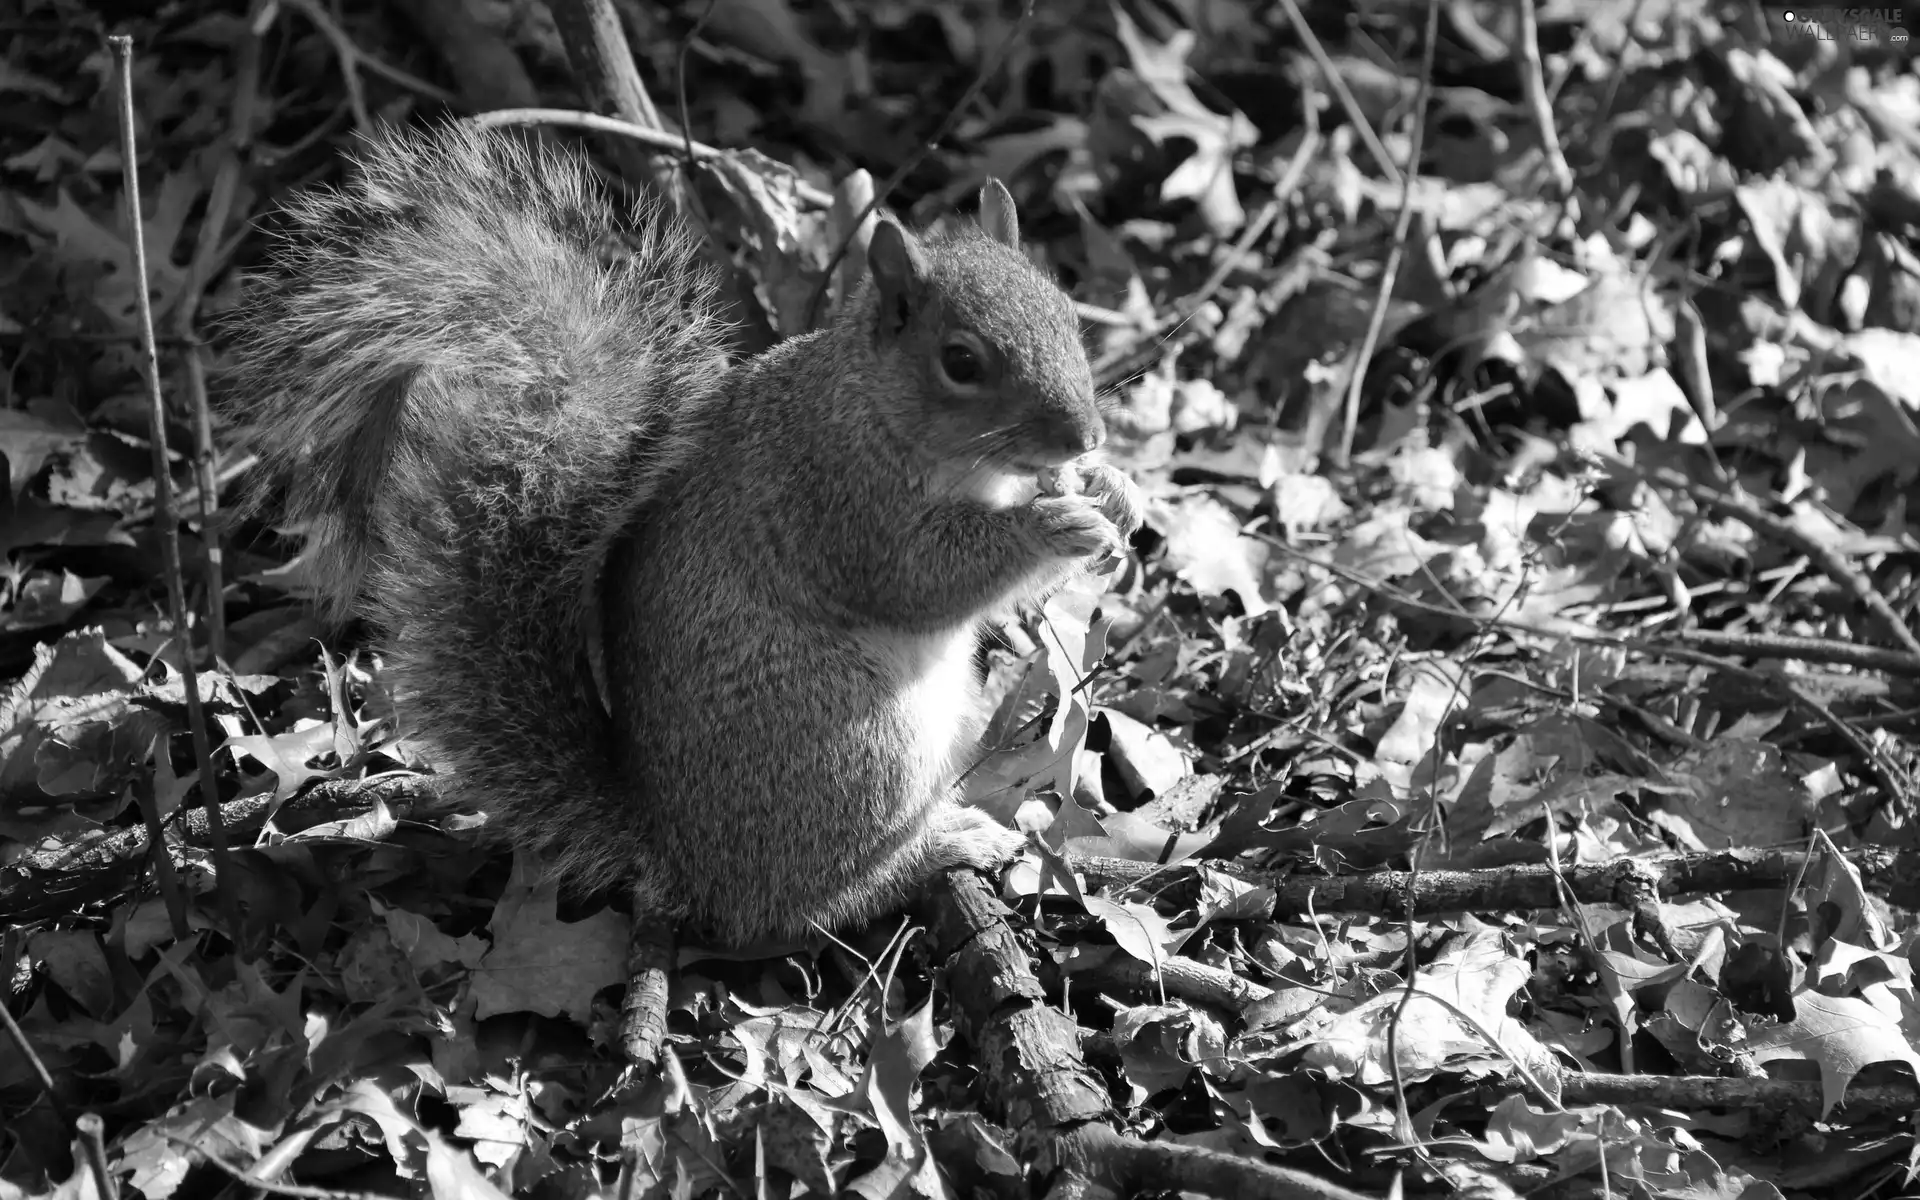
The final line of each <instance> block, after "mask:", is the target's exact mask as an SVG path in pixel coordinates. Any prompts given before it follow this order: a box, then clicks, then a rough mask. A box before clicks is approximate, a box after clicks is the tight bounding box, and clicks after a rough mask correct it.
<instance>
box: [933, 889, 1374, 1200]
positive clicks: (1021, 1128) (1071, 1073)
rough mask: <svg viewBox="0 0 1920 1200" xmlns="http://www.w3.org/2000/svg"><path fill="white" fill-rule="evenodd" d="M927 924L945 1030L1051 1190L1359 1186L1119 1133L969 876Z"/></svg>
mask: <svg viewBox="0 0 1920 1200" xmlns="http://www.w3.org/2000/svg"><path fill="white" fill-rule="evenodd" d="M930 901H931V909H932V911H931V914H930V921H929V929H930V932H931V933H932V935H933V943H934V946H935V949H936V950H937V952H939V953H940V954H941V955H942V956H943V957H945V958H946V961H947V964H948V969H947V978H948V981H949V994H950V996H951V998H952V1004H953V1012H954V1027H955V1030H956V1032H957V1033H958V1034H959V1036H961V1037H963V1038H965V1039H966V1040H967V1042H968V1044H969V1045H970V1046H971V1048H972V1050H973V1059H974V1061H976V1062H978V1063H980V1064H981V1066H982V1075H983V1082H984V1083H985V1092H986V1100H987V1103H988V1105H989V1106H990V1108H991V1109H992V1110H993V1111H994V1112H995V1114H996V1115H997V1116H998V1117H999V1118H1000V1119H1001V1120H1003V1121H1006V1122H1008V1123H1009V1124H1012V1125H1014V1126H1016V1127H1017V1128H1016V1133H1017V1134H1018V1136H1019V1138H1020V1141H1021V1145H1022V1147H1023V1150H1024V1151H1025V1153H1024V1154H1023V1157H1029V1156H1030V1157H1029V1161H1031V1162H1032V1163H1033V1165H1034V1167H1035V1168H1036V1169H1037V1170H1038V1171H1039V1172H1040V1173H1041V1175H1042V1180H1041V1182H1042V1184H1043V1187H1046V1186H1052V1187H1057V1188H1058V1189H1059V1190H1058V1191H1057V1192H1056V1193H1055V1194H1059V1195H1075V1194H1089V1193H1091V1194H1099V1193H1100V1192H1101V1191H1102V1190H1107V1191H1110V1192H1111V1193H1114V1194H1118V1195H1135V1194H1139V1193H1142V1192H1160V1191H1182V1192H1195V1193H1199V1194H1201V1195H1206V1196H1219V1197H1242V1196H1245V1197H1276V1198H1287V1200H1360V1193H1358V1192H1354V1191H1350V1190H1348V1189H1346V1188H1343V1187H1340V1186H1338V1185H1336V1184H1332V1183H1328V1182H1326V1181H1325V1180H1322V1179H1318V1178H1316V1177H1314V1176H1312V1175H1308V1174H1306V1173H1304V1172H1301V1171H1295V1170H1291V1169H1289V1168H1286V1167H1278V1166H1273V1165H1270V1164H1268V1163H1265V1162H1261V1161H1258V1160H1255V1159H1251V1158H1246V1157H1243V1156H1239V1155H1232V1154H1224V1153H1219V1152H1216V1151H1208V1150H1200V1149H1198V1148H1197V1147H1192V1146H1181V1145H1174V1144H1171V1143H1167V1142H1144V1141H1141V1140H1139V1139H1137V1138H1133V1137H1127V1136H1123V1135H1121V1134H1120V1133H1117V1132H1115V1131H1114V1129H1113V1128H1112V1127H1111V1126H1109V1125H1108V1124H1107V1123H1106V1121H1107V1118H1108V1115H1109V1112H1110V1108H1111V1105H1110V1104H1109V1101H1108V1098H1107V1090H1106V1087H1105V1086H1104V1085H1103V1084H1102V1083H1101V1081H1100V1079H1099V1077H1098V1076H1096V1075H1094V1074H1093V1072H1092V1071H1091V1070H1089V1069H1088V1067H1087V1065H1086V1061H1085V1059H1084V1058H1083V1057H1082V1056H1081V1052H1080V1033H1079V1029H1078V1027H1077V1026H1075V1025H1074V1023H1073V1021H1072V1020H1071V1019H1070V1018H1069V1017H1067V1016H1066V1014H1064V1013H1062V1012H1060V1011H1059V1010H1058V1009H1055V1008H1053V1007H1051V1006H1050V1005H1048V1004H1047V1003H1046V999H1045V997H1046V993H1045V991H1044V990H1043V989H1042V987H1041V984H1040V980H1039V979H1037V978H1036V977H1035V976H1034V973H1033V964H1032V961H1031V960H1030V959H1029V958H1028V957H1027V953H1026V951H1025V950H1023V949H1021V947H1020V943H1019V941H1018V940H1017V939H1016V938H1015V937H1014V934H1013V931H1012V930H1011V929H1010V928H1008V926H1007V922H1006V918H1005V911H1006V910H1005V909H1004V908H1003V907H1002V906H1001V905H1000V903H999V901H998V900H997V899H995V897H994V895H993V892H992V891H991V890H990V889H989V887H988V885H987V883H986V881H985V880H984V879H982V878H981V877H980V876H979V875H977V874H975V873H974V872H972V871H964V870H954V871H948V872H946V873H945V874H944V875H943V876H942V877H941V878H940V879H939V880H938V881H937V882H936V883H935V884H934V887H933V889H932V893H931V896H930Z"/></svg>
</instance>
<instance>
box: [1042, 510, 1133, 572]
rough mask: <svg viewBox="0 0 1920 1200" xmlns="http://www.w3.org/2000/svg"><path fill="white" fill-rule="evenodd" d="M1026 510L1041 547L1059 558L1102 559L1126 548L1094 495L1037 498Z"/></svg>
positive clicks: (1124, 541) (1118, 531) (1123, 539)
mask: <svg viewBox="0 0 1920 1200" xmlns="http://www.w3.org/2000/svg"><path fill="white" fill-rule="evenodd" d="M1030 508H1031V511H1032V514H1033V518H1034V522H1035V525H1036V526H1037V528H1038V530H1039V534H1040V541H1041V544H1043V545H1044V546H1045V547H1046V548H1047V550H1048V551H1049V552H1050V553H1052V554H1054V555H1056V556H1058V557H1060V558H1095V559H1104V558H1105V557H1107V556H1108V555H1109V554H1115V553H1117V552H1119V551H1120V549H1121V548H1122V547H1124V546H1125V545H1126V539H1125V537H1124V536H1122V534H1121V533H1120V530H1119V528H1118V527H1117V526H1115V525H1114V523H1113V521H1112V520H1111V519H1110V518H1109V517H1108V516H1107V514H1106V513H1105V512H1104V511H1103V510H1102V505H1101V502H1100V500H1099V498H1097V497H1095V496H1090V495H1068V496H1040V497H1037V498H1035V499H1034V500H1033V502H1032V504H1031V505H1030Z"/></svg>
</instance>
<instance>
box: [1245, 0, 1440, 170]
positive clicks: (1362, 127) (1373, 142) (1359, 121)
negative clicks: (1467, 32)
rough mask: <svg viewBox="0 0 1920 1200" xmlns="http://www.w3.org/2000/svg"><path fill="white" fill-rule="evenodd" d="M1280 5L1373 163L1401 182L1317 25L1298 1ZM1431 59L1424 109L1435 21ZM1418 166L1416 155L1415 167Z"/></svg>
mask: <svg viewBox="0 0 1920 1200" xmlns="http://www.w3.org/2000/svg"><path fill="white" fill-rule="evenodd" d="M1280 7H1281V8H1282V9H1284V10H1285V11H1286V14H1287V21H1288V23H1289V24H1291V25H1292V26H1293V33H1294V36H1295V37H1298V38H1299V39H1300V41H1301V44H1302V45H1304V46H1306V48H1307V53H1308V54H1311V55H1313V61H1314V63H1315V65H1317V66H1318V67H1319V68H1320V74H1321V76H1322V77H1323V78H1324V79H1325V80H1326V81H1327V87H1328V89H1329V90H1331V91H1332V92H1333V94H1334V97H1335V98H1336V99H1337V100H1339V101H1340V107H1341V108H1342V109H1344V110H1346V114H1347V120H1349V121H1351V122H1353V128H1354V132H1356V133H1358V134H1359V135H1360V141H1361V144H1363V145H1364V146H1366V148H1367V153H1368V154H1370V155H1372V156H1373V163H1374V165H1375V166H1376V167H1378V168H1379V169H1380V174H1381V175H1382V176H1383V177H1384V178H1385V179H1386V181H1387V182H1388V183H1399V182H1400V181H1401V180H1400V169H1399V168H1398V167H1396V166H1394V165H1393V156H1392V155H1390V154H1388V153H1387V148H1386V146H1385V145H1384V144H1382V142H1381V141H1380V135H1379V134H1377V133H1375V132H1374V131H1373V126H1372V125H1369V124H1368V123H1367V114H1366V113H1365V112H1363V111H1361V108H1360V102H1359V101H1358V100H1355V99H1354V98H1353V90H1352V89H1351V88H1349V87H1348V86H1347V81H1346V79H1344V78H1343V77H1342V76H1341V74H1340V69H1339V68H1338V67H1336V66H1334V65H1333V58H1332V57H1331V56H1330V55H1328V54H1327V48H1326V47H1325V46H1322V45H1321V44H1320V39H1319V38H1318V37H1317V36H1315V34H1314V32H1313V27H1312V26H1311V25H1308V24H1307V18H1306V14H1304V13H1302V12H1301V11H1300V5H1299V4H1298V2H1297V0H1280ZM1427 62H1428V64H1429V65H1428V67H1427V69H1426V70H1425V71H1424V72H1422V73H1421V84H1420V107H1421V108H1422V109H1425V108H1426V103H1427V101H1426V95H1427V92H1426V89H1427V83H1426V80H1427V79H1428V78H1430V77H1431V76H1432V75H1433V67H1432V65H1431V64H1432V62H1433V23H1432V21H1431V20H1429V21H1428V25H1427ZM1418 165H1419V164H1418V159H1417V158H1416V159H1415V166H1416V167H1417V166H1418Z"/></svg>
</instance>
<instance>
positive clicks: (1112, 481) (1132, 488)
mask: <svg viewBox="0 0 1920 1200" xmlns="http://www.w3.org/2000/svg"><path fill="white" fill-rule="evenodd" d="M1080 480H1081V484H1080V491H1081V492H1082V494H1084V495H1085V496H1086V497H1087V498H1088V499H1090V500H1092V501H1093V502H1094V503H1096V504H1098V505H1099V506H1100V511H1101V512H1102V513H1103V514H1105V516H1106V518H1107V520H1109V521H1112V522H1113V525H1114V528H1116V529H1118V530H1119V531H1120V536H1121V538H1123V539H1131V538H1132V537H1133V535H1134V533H1135V532H1136V531H1137V530H1138V529H1139V528H1140V523H1141V521H1142V520H1143V519H1144V518H1145V515H1146V500H1145V499H1144V498H1143V497H1142V496H1141V495H1140V485H1138V484H1136V483H1135V482H1134V481H1133V480H1132V479H1130V478H1128V477H1127V473H1126V472H1125V471H1122V470H1121V469H1120V468H1118V467H1109V466H1106V465H1105V464H1096V465H1094V466H1090V467H1082V468H1081V469H1080Z"/></svg>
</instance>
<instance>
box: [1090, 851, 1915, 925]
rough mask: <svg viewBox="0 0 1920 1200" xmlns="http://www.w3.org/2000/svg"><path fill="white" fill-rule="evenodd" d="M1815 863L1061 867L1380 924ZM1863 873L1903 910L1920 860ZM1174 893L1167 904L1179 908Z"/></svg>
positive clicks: (1615, 898)
mask: <svg viewBox="0 0 1920 1200" xmlns="http://www.w3.org/2000/svg"><path fill="white" fill-rule="evenodd" d="M1810 857H1812V856H1811V855H1810V854H1809V852H1808V851H1807V850H1805V849H1804V848H1796V849H1768V850H1717V851H1711V852H1706V853H1693V854H1649V855H1642V856H1639V857H1635V858H1621V859H1617V860H1615V861H1613V862H1608V863H1576V864H1574V865H1571V866H1564V867H1562V868H1561V870H1560V872H1559V874H1558V875H1556V874H1555V873H1554V870H1553V867H1552V866H1551V864H1548V863H1523V864H1519V865H1515V866H1509V867H1491V868H1486V869H1482V870H1475V871H1441V870H1435V869H1433V868H1431V867H1428V868H1425V869H1423V870H1422V871H1421V872H1420V875H1419V878H1418V880H1416V881H1415V884H1416V886H1415V888H1414V890H1413V891H1412V892H1411V893H1409V892H1408V890H1407V881H1408V877H1409V875H1410V874H1411V872H1407V871H1369V872H1367V873H1366V874H1364V875H1329V876H1303V875H1301V874H1299V873H1298V872H1290V871H1288V870H1285V869H1279V870H1264V869H1259V868H1254V867H1247V866H1243V865H1240V864H1238V863H1223V862H1207V863H1205V864H1200V863H1195V862H1191V861H1189V862H1181V863H1174V864H1172V865H1169V866H1163V865H1160V864H1158V863H1147V862H1139V861H1136V860H1134V859H1128V858H1109V857H1105V856H1101V855H1090V854H1078V853H1069V854H1068V855H1067V864H1068V866H1070V867H1071V868H1072V869H1073V870H1074V871H1076V872H1078V873H1081V874H1084V875H1086V876H1087V878H1088V880H1089V881H1099V882H1110V883H1129V884H1130V883H1136V882H1139V881H1141V880H1145V879H1147V878H1149V877H1151V878H1152V879H1153V880H1154V882H1155V884H1156V886H1160V887H1163V888H1170V889H1171V888H1178V889H1185V888H1187V887H1190V886H1194V885H1197V883H1198V880H1199V870H1200V867H1201V866H1202V865H1204V866H1205V867H1206V868H1207V869H1208V870H1212V871H1220V872H1222V873H1224V874H1227V875H1231V876H1233V877H1234V878H1235V879H1238V880H1241V881H1243V882H1246V883H1251V884H1255V885H1257V886H1261V887H1270V888H1272V889H1273V892H1274V901H1273V911H1274V915H1275V917H1276V918H1278V919H1280V920H1295V919H1298V918H1301V917H1304V916H1306V915H1308V914H1310V913H1319V914H1328V913H1356V912H1359V913H1373V914H1376V915H1379V916H1383V917H1394V918H1401V917H1408V916H1413V917H1431V916H1439V915H1442V914H1445V913H1459V912H1488V911H1504V910H1510V909H1527V908H1554V907H1557V906H1558V905H1559V904H1560V902H1561V893H1560V891H1559V885H1560V882H1561V881H1564V882H1565V885H1566V887H1567V889H1568V891H1569V892H1570V893H1571V894H1572V896H1573V898H1574V899H1576V900H1578V901H1579V902H1581V903H1582V904H1617V905H1620V906H1622V907H1629V906H1631V905H1632V904H1633V903H1634V902H1635V899H1636V897H1637V896H1638V895H1639V894H1640V889H1641V888H1642V887H1645V886H1649V885H1650V886H1651V887H1652V888H1654V889H1655V890H1657V892H1658V893H1659V895H1660V896H1661V897H1662V898H1663V899H1666V898H1672V897H1675V896H1694V895H1705V894H1708V893H1713V892H1724V891H1739V890H1748V889H1760V888H1777V887H1784V886H1786V885H1788V884H1791V883H1792V882H1793V880H1794V879H1795V878H1796V877H1797V876H1798V875H1800V874H1801V873H1802V872H1803V871H1804V870H1805V869H1806V865H1807V863H1808V861H1809V858H1810ZM1840 857H1842V858H1844V859H1845V860H1846V861H1847V862H1848V863H1849V864H1851V865H1852V866H1853V867H1854V868H1855V869H1856V870H1858V871H1859V872H1860V874H1861V877H1862V879H1863V880H1864V881H1865V882H1866V883H1867V885H1868V886H1869V888H1870V889H1871V890H1874V891H1877V892H1881V893H1884V894H1886V895H1887V896H1888V897H1889V899H1890V900H1891V901H1892V902H1893V903H1896V904H1899V905H1902V906H1910V905H1911V904H1912V903H1913V899H1912V895H1911V894H1912V893H1916V892H1920V851H1916V850H1902V851H1895V850H1892V849H1890V848H1888V847H1884V846H1861V847H1856V848H1854V849H1851V850H1848V851H1846V852H1844V853H1843V854H1841V855H1840ZM1180 896H1181V892H1180V891H1175V892H1173V893H1172V894H1171V895H1169V896H1168V899H1169V900H1170V901H1171V902H1173V903H1179V902H1180Z"/></svg>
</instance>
